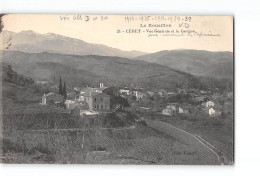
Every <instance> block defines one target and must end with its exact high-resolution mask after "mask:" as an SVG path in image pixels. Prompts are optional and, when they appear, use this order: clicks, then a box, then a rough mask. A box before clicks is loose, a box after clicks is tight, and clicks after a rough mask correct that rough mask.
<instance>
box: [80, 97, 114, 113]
mask: <svg viewBox="0 0 260 176" xmlns="http://www.w3.org/2000/svg"><path fill="white" fill-rule="evenodd" d="M85 101H86V102H87V103H88V105H89V109H90V110H97V111H99V110H109V109H110V96H109V95H106V94H103V93H97V92H92V93H89V94H86V96H85Z"/></svg>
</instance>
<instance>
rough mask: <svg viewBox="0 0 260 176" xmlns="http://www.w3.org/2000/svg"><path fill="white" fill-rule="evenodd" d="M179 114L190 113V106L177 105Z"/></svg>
mask: <svg viewBox="0 0 260 176" xmlns="http://www.w3.org/2000/svg"><path fill="white" fill-rule="evenodd" d="M178 110H179V114H190V113H191V108H190V107H188V106H184V107H179V109H178Z"/></svg>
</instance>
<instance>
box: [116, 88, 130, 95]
mask: <svg viewBox="0 0 260 176" xmlns="http://www.w3.org/2000/svg"><path fill="white" fill-rule="evenodd" d="M119 93H120V94H123V93H124V94H127V95H130V90H128V89H120V90H119Z"/></svg>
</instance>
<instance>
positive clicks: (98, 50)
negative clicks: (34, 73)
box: [2, 31, 147, 58]
mask: <svg viewBox="0 0 260 176" xmlns="http://www.w3.org/2000/svg"><path fill="white" fill-rule="evenodd" d="M2 37H3V43H4V44H5V45H6V46H5V48H6V47H7V48H8V49H10V50H18V51H23V52H28V53H41V52H50V53H62V54H76V55H101V56H119V57H126V58H133V57H137V56H140V55H143V54H147V53H143V52H139V51H122V50H120V49H116V48H112V47H108V46H105V45H100V44H91V43H87V42H84V41H82V40H79V39H74V38H70V37H66V36H62V35H58V34H54V33H47V34H39V33H36V32H34V31H21V32H19V33H14V32H10V31H3V32H2ZM9 43H11V45H10V46H8V45H9Z"/></svg>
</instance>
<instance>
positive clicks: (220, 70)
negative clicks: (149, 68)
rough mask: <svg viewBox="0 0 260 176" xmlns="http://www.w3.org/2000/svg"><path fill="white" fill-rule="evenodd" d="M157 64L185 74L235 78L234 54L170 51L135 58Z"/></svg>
mask: <svg viewBox="0 0 260 176" xmlns="http://www.w3.org/2000/svg"><path fill="white" fill-rule="evenodd" d="M134 59H136V60H143V61H147V62H151V63H157V64H161V65H164V66H168V67H171V68H173V69H176V70H180V71H183V72H187V73H191V74H195V75H199V76H207V77H215V78H232V77H233V53H232V52H210V51H204V50H170V51H160V52H157V53H152V54H147V55H142V56H139V57H136V58H134Z"/></svg>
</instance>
